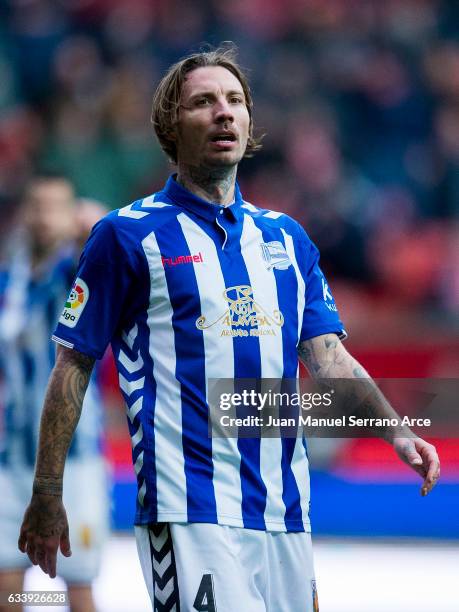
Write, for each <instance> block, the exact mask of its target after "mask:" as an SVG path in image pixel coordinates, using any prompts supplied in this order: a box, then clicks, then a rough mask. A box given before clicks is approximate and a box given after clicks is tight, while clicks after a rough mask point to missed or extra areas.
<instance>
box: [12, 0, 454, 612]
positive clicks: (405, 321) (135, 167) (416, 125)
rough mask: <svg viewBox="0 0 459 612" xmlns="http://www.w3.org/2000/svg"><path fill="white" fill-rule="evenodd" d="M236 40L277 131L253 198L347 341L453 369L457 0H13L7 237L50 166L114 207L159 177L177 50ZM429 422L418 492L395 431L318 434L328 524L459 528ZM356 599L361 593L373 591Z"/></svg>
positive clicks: (105, 371) (441, 531) (122, 481)
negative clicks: (301, 262)
mask: <svg viewBox="0 0 459 612" xmlns="http://www.w3.org/2000/svg"><path fill="white" fill-rule="evenodd" d="M223 40H232V41H234V42H235V43H236V44H237V45H238V47H239V49H240V61H241V63H242V65H243V66H244V67H245V68H246V69H248V71H249V76H250V79H251V83H252V89H253V95H254V103H255V113H254V119H255V127H256V130H257V132H258V133H259V134H260V133H265V134H266V136H265V138H264V141H263V142H264V146H263V149H262V151H261V152H260V153H258V154H257V155H256V156H255V157H254V158H253V159H250V160H246V161H244V162H243V163H242V165H241V167H240V171H239V182H240V185H241V188H242V191H243V193H244V196H245V199H246V200H248V201H250V202H252V203H253V204H255V205H259V206H261V207H263V208H272V209H275V210H280V211H284V212H286V213H288V214H290V215H292V216H293V217H295V218H296V219H297V220H299V221H300V222H301V223H302V224H303V226H304V227H305V229H306V230H307V232H308V233H309V235H310V236H311V238H312V239H313V240H314V241H315V242H316V244H317V245H318V247H319V249H320V251H321V254H322V267H323V269H324V271H325V273H326V275H327V277H328V280H329V281H330V285H331V287H332V289H333V293H334V296H335V299H336V302H337V304H338V307H339V310H340V314H341V318H342V319H343V321H344V322H345V326H346V328H347V331H348V333H349V339H348V340H347V348H348V349H349V350H350V351H351V352H352V353H353V354H354V355H355V356H356V357H357V358H358V359H359V360H360V361H361V362H362V363H363V364H364V366H365V367H366V368H367V369H368V370H369V371H370V373H372V374H373V375H374V376H375V377H413V378H414V377H450V378H453V377H454V378H457V377H458V373H459V3H458V2H457V1H456V0H385V1H384V2H381V1H380V0H346V1H344V0H327V2H324V1H323V0H233V1H231V2H221V1H219V0H199V1H196V2H193V3H191V2H187V1H186V0H167V2H166V1H165V0H0V83H1V87H0V213H1V214H0V242H3V241H5V240H6V236H7V235H8V233H9V232H10V230H11V227H12V226H13V225H14V224H15V223H17V219H15V215H14V212H15V209H16V208H17V202H18V200H19V199H20V197H21V194H22V190H23V187H24V185H25V184H26V183H27V181H28V180H29V179H30V177H31V176H33V174H34V173H35V172H36V171H37V170H40V169H47V170H49V169H52V170H55V171H59V172H62V173H64V174H65V175H67V176H68V177H69V178H70V179H71V180H72V182H73V183H74V184H75V186H76V191H77V194H78V196H79V197H82V198H95V199H97V200H100V201H102V202H104V203H106V204H107V205H108V206H109V207H112V208H118V207H121V206H124V205H126V204H128V203H129V202H130V201H132V200H134V199H137V198H140V197H144V196H145V195H148V194H149V193H151V192H153V191H155V190H157V189H158V188H160V187H161V185H162V184H163V182H164V180H165V178H166V177H167V176H168V174H169V173H170V172H171V171H172V170H173V168H172V167H171V166H170V165H169V164H168V162H167V160H166V159H165V157H164V155H163V154H162V152H161V150H160V148H159V146H158V143H157V142H156V140H155V138H154V133H153V129H152V127H151V125H150V123H149V115H150V106H151V98H152V93H153V91H154V88H155V86H156V84H157V82H158V80H159V78H160V77H161V75H162V74H163V72H164V71H165V69H166V68H167V67H168V66H169V65H170V64H171V63H172V62H174V61H176V60H178V59H180V58H181V57H182V56H183V55H185V54H187V53H188V52H189V51H190V50H197V49H199V48H200V47H201V46H202V44H203V43H206V42H207V43H211V44H214V45H215V44H218V43H219V42H221V41H223ZM0 250H1V247H0ZM101 378H102V380H103V388H104V394H105V400H106V405H107V411H106V423H107V427H106V430H107V432H108V433H107V437H106V441H105V452H106V456H107V458H108V459H109V461H110V462H111V464H112V466H113V478H114V482H113V496H112V497H113V508H112V525H113V528H114V529H115V530H116V531H117V532H118V533H120V532H123V531H129V532H130V530H131V522H132V516H133V509H134V497H135V494H134V487H135V485H134V478H133V474H132V468H131V460H130V445H129V438H128V436H127V435H126V425H125V416H124V409H123V407H122V405H121V402H120V399H119V396H118V394H117V392H116V391H115V386H116V376H115V374H114V370H113V364H112V361H111V360H110V358H109V357H108V358H107V359H106V360H105V361H104V363H103V364H102V372H101ZM434 442H436V443H437V445H438V448H439V452H440V454H441V457H442V460H443V480H442V483H441V485H440V486H439V487H437V490H435V491H434V493H433V495H432V496H429V497H428V498H427V499H422V500H421V499H420V498H419V496H418V490H417V488H418V484H419V483H418V481H417V477H416V475H415V474H414V473H413V474H412V473H411V472H410V471H409V470H408V468H406V467H404V466H403V465H401V464H400V463H399V462H398V460H396V459H395V458H394V457H393V455H392V451H391V449H390V448H389V447H386V446H385V445H384V444H383V443H382V442H379V441H377V440H346V441H331V442H329V441H327V440H320V441H313V443H312V444H311V463H312V467H313V474H312V489H313V502H312V521H313V529H314V532H315V533H316V535H318V536H320V535H322V536H324V537H334V538H337V537H339V538H342V537H346V538H348V537H350V536H352V537H366V536H370V535H371V536H379V537H380V538H382V539H383V541H387V538H396V540H395V542H396V543H397V544H396V545H397V546H402V545H401V544H400V542H401V541H402V540H400V538H402V537H403V538H406V537H408V536H410V537H416V538H437V540H433V541H436V542H437V543H438V545H439V546H440V542H441V545H442V546H443V545H446V544H447V543H448V542H452V541H453V540H454V539H456V541H457V538H459V521H458V516H459V494H458V487H457V485H458V484H459V453H458V444H457V441H456V440H447V439H445V440H438V441H434ZM391 541H392V540H391ZM403 542H406V541H405V540H403ZM448 545H449V544H448ZM416 547H417V545H415V548H414V549H415V550H418V553H419V549H418V548H416ZM386 550H387V549H386ZM456 552H457V549H456ZM364 554H369V553H364ZM432 554H433V553H432V552H426V555H432ZM359 555H360V552H358V554H357V557H359ZM319 556H320V555H319ZM343 558H344V559H346V558H347V557H343ZM392 558H394V557H392ZM432 558H433V557H432ZM319 560H320V559H319ZM330 563H331V561H330V559H328V561H327V566H328V567H330ZM388 563H389V564H390V562H388ZM406 563H407V564H409V561H407V562H406ZM456 564H457V558H456ZM405 567H406V566H405ZM444 575H445V574H444V572H443V576H444ZM389 576H390V575H389ZM427 576H428V574H427V573H426V577H427ZM351 580H355V578H354V579H352V578H351ZM388 580H389V581H390V577H389V578H388ZM319 585H320V582H319ZM320 594H321V591H320V586H319V596H320ZM423 599H424V601H426V594H425V593H424V596H423ZM427 601H428V599H427ZM330 602H331V600H329V604H330V606H329V607H328V608H327V607H324V609H325V611H327V610H332V609H333V610H335V609H336V610H341V611H343V610H345V609H346V610H347V609H348V608H345V607H343V605H342V604H341V605H339V604H337V606H338V607H336V608H335V607H333V606H332V604H331V603H330ZM392 603H393V600H392ZM362 605H363V606H364V607H362V608H359V607H358V605H357V604H356V603H354V607H352V606H351V607H350V608H349V610H353V611H356V610H360V609H362V610H366V612H370V611H373V610H379V609H380V608H378V607H377V606H376V604H374V606H373V607H368V605H369V604H368V603H367V604H362ZM365 605H367V607H366V608H365ZM419 605H421V604H419ZM442 605H443V604H442ZM445 605H446V604H445ZM375 606H376V607H375ZM107 609H109V608H107ZM113 609H115V608H113ZM382 609H387V608H381V610H382ZM391 609H393V610H395V611H397V610H398V608H396V607H395V608H394V607H391ZM401 609H403V610H406V611H408V612H409V611H410V610H415V609H416V610H424V609H426V610H429V609H430V610H432V609H434V608H422V607H414V605H413V607H409V605H408V604H407V605H406V606H405V607H403V608H402V607H400V610H401ZM435 609H436V610H438V611H439V612H442V611H443V610H447V609H448V610H449V609H451V610H453V609H455V610H456V609H459V603H457V599H456V602H455V604H454V606H453V607H451V608H448V607H436V608H435Z"/></svg>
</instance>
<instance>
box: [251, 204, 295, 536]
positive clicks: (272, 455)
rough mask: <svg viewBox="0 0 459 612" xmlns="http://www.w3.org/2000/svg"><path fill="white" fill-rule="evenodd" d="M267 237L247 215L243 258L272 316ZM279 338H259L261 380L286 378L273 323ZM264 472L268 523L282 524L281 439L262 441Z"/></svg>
mask: <svg viewBox="0 0 459 612" xmlns="http://www.w3.org/2000/svg"><path fill="white" fill-rule="evenodd" d="M263 242H264V240H263V234H262V232H261V231H260V230H259V229H258V228H257V227H256V225H255V223H254V221H253V219H252V217H250V216H249V215H244V226H243V229H242V236H241V243H242V244H243V245H244V248H243V250H242V254H243V258H244V261H245V265H246V268H247V272H248V274H249V278H250V286H251V287H252V290H253V299H254V301H255V302H256V303H257V304H263V308H264V309H265V310H266V311H267V312H268V314H269V315H270V316H272V313H273V312H275V311H278V310H279V302H278V299H277V285H276V279H275V277H274V273H273V271H272V270H268V269H267V268H266V266H264V265H263V263H262V260H261V256H260V244H261V243H263ZM273 327H274V328H275V329H274V331H275V332H276V335H275V336H270V335H268V336H259V341H260V361H261V378H276V379H280V378H282V376H283V374H284V357H283V346H282V328H281V327H278V326H276V325H275V324H273ZM260 471H261V477H262V479H263V482H264V483H265V484H266V485H267V493H266V509H265V521H266V523H267V524H268V523H270V522H271V523H274V522H275V523H279V517H280V516H285V504H284V502H283V499H282V493H283V489H284V485H283V480H282V442H281V439H280V437H277V438H261V441H260Z"/></svg>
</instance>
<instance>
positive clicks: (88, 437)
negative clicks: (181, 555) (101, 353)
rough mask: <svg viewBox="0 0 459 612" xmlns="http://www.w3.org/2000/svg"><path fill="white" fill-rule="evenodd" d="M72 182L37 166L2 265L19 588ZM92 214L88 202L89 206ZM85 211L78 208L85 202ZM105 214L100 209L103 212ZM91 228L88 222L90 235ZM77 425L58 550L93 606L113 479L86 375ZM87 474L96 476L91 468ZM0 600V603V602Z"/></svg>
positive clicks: (72, 581) (6, 501) (65, 274)
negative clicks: (65, 553) (66, 551)
mask: <svg viewBox="0 0 459 612" xmlns="http://www.w3.org/2000/svg"><path fill="white" fill-rule="evenodd" d="M76 208H77V201H76V199H75V194H74V190H73V187H72V185H71V184H70V182H69V181H68V180H67V179H65V178H64V177H62V176H60V175H56V174H44V175H39V176H36V177H35V178H34V179H33V180H32V181H31V182H30V184H29V185H28V186H27V188H26V190H25V195H24V198H23V201H22V202H21V203H20V205H19V207H18V221H19V223H18V227H17V230H16V231H14V232H13V234H12V237H11V239H10V240H9V241H7V242H9V248H6V247H5V249H4V252H3V256H4V261H3V265H0V377H1V378H2V379H3V386H4V391H3V393H2V396H1V397H0V411H1V417H2V418H1V422H2V425H3V427H0V491H1V495H2V500H1V504H0V542H1V546H0V591H2V592H6V591H9V592H20V591H22V589H23V578H24V572H25V570H26V569H27V568H28V567H29V566H30V563H29V560H28V559H27V558H26V557H24V555H21V554H20V552H19V551H18V549H17V535H16V532H17V530H18V529H19V526H20V522H21V514H22V512H23V507H24V505H25V504H27V500H28V498H29V495H30V489H31V487H32V482H33V477H34V464H35V457H36V452H37V443H38V430H39V424H40V417H41V411H42V407H43V400H44V396H45V391H46V385H47V382H48V379H49V375H50V372H51V370H52V368H53V366H54V363H55V353H56V350H55V345H54V343H53V342H51V341H50V334H51V333H52V330H53V329H54V327H55V325H56V322H57V320H58V318H59V315H60V313H61V311H62V301H63V300H64V299H65V296H66V295H67V293H68V290H69V287H70V286H71V285H72V282H73V277H74V275H75V270H76V267H77V262H78V255H79V251H78V247H77V246H76V244H75V241H76V240H77V239H79V238H80V237H79V236H78V235H77V233H78V232H77V230H78V227H79V225H80V224H81V223H82V222H83V219H78V220H77V219H76V215H75V212H76ZM82 212H83V213H85V214H86V216H87V210H83V211H82ZM79 214H80V211H79ZM99 218H100V215H99ZM88 233H89V232H86V236H87V235H88ZM84 403H85V410H84V414H83V417H82V419H81V421H80V426H79V428H78V431H77V433H76V435H75V436H74V438H73V440H72V444H71V445H70V448H69V453H68V462H67V466H66V475H65V481H66V482H67V483H71V484H72V486H67V487H66V496H65V503H66V506H67V508H68V513H69V520H70V523H71V535H72V540H73V542H74V553H75V554H74V555H73V556H72V558H71V559H63V558H61V559H60V560H59V564H58V572H59V575H60V576H61V577H62V578H63V579H64V580H65V581H66V584H67V586H68V592H69V601H70V606H71V610H72V611H73V612H78V611H80V610H81V611H84V612H91V610H94V609H95V608H94V603H93V600H92V593H91V583H92V580H93V579H94V578H95V577H96V575H97V573H98V570H99V563H100V558H101V553H102V546H103V543H104V541H105V539H106V536H107V535H108V499H107V493H108V491H107V479H106V474H105V466H104V461H103V459H102V448H101V441H102V439H101V433H102V410H101V398H100V394H99V390H98V386H97V383H96V381H95V378H93V380H92V382H91V383H90V385H89V387H88V390H87V393H86V397H85V402H84ZM89 475H90V476H91V477H90V478H89ZM1 609H3V608H2V605H1V604H0V610H1Z"/></svg>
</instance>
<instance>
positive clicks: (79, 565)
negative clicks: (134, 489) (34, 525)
mask: <svg viewBox="0 0 459 612" xmlns="http://www.w3.org/2000/svg"><path fill="white" fill-rule="evenodd" d="M32 482H33V471H32V470H31V469H30V468H29V467H26V466H17V465H16V466H13V467H4V466H0V491H1V503H0V542H1V545H0V571H8V570H22V569H27V568H28V567H29V566H30V561H29V559H28V557H27V555H25V554H23V553H21V552H20V551H19V549H18V538H19V529H20V527H21V523H22V519H23V516H24V512H25V509H26V507H27V506H28V504H29V502H30V497H31V495H32ZM63 501H64V506H65V509H66V511H67V519H68V522H69V531H70V544H71V547H72V556H71V557H68V558H67V557H64V556H63V555H62V554H61V553H60V552H58V556H57V573H58V574H59V576H61V577H62V578H64V580H65V581H66V582H67V583H70V584H86V583H90V582H92V580H93V579H94V578H95V577H96V576H97V573H98V571H99V566H100V560H101V554H102V546H103V544H104V542H105V541H106V540H107V537H108V533H109V508H110V506H109V497H108V485H107V470H106V466H105V462H104V460H103V459H102V458H101V457H95V458H93V459H92V458H91V459H85V460H84V461H80V460H78V461H75V460H68V461H67V463H66V466H65V475H64V495H63Z"/></svg>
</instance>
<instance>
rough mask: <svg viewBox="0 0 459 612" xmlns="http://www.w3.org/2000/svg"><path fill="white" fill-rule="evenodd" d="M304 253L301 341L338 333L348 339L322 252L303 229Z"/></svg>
mask: <svg viewBox="0 0 459 612" xmlns="http://www.w3.org/2000/svg"><path fill="white" fill-rule="evenodd" d="M301 232H302V235H301V237H300V253H301V254H302V256H301V259H302V262H301V263H302V271H303V274H304V280H305V285H306V288H305V306H304V313H303V324H302V327H301V334H300V341H301V342H302V341H303V340H308V339H309V338H314V337H316V336H320V335H322V334H329V333H335V334H337V335H338V336H339V338H341V339H342V340H344V339H345V338H346V337H347V333H346V331H345V329H344V326H343V323H342V322H341V319H340V317H339V313H338V309H337V307H336V304H335V300H334V298H333V295H332V293H331V290H330V286H329V284H328V282H327V280H326V278H325V276H324V274H323V272H322V270H321V269H320V266H319V259H320V255H319V251H318V249H317V247H316V246H315V244H314V243H313V242H312V241H311V240H310V239H309V238H308V236H307V235H306V233H305V232H304V230H303V229H302V228H301Z"/></svg>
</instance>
